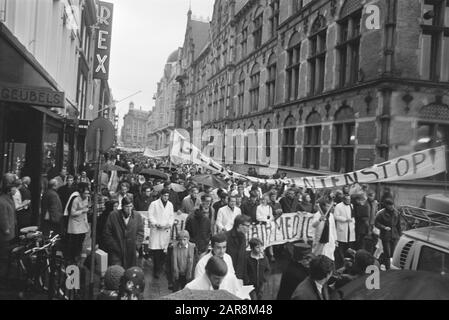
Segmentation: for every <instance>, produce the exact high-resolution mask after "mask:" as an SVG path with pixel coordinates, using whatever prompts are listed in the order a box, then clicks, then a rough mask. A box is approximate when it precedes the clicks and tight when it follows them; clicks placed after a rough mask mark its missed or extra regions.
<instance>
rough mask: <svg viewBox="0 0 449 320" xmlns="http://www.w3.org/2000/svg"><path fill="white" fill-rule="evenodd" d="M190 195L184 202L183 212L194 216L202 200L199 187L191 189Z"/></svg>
mask: <svg viewBox="0 0 449 320" xmlns="http://www.w3.org/2000/svg"><path fill="white" fill-rule="evenodd" d="M189 191H190V194H189V195H188V196H187V197H185V198H184V199H183V200H182V205H181V211H182V212H184V213H187V214H192V213H194V212H195V210H197V209H199V207H200V204H201V200H200V198H199V196H198V195H199V192H198V187H196V186H193V187H191V188H190V190H189Z"/></svg>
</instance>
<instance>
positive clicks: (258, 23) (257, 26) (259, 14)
mask: <svg viewBox="0 0 449 320" xmlns="http://www.w3.org/2000/svg"><path fill="white" fill-rule="evenodd" d="M262 26H263V11H262V10H261V9H258V10H257V11H256V14H255V18H254V31H253V37H254V49H259V48H260V46H261V45H262V29H263V28H262Z"/></svg>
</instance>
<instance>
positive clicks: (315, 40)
mask: <svg viewBox="0 0 449 320" xmlns="http://www.w3.org/2000/svg"><path fill="white" fill-rule="evenodd" d="M326 35H327V24H326V19H325V18H324V17H323V16H322V15H319V16H318V17H317V18H316V19H315V21H314V22H313V24H312V29H311V36H310V38H309V41H310V50H309V52H310V56H309V59H308V60H309V72H310V93H311V94H316V93H321V92H322V91H323V89H324V73H325V69H326V68H325V67H326Z"/></svg>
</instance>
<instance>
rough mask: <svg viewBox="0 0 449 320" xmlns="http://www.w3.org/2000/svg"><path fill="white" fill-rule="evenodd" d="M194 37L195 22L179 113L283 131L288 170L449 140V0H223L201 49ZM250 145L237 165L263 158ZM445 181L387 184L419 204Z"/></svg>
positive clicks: (186, 119) (358, 160)
mask: <svg viewBox="0 0 449 320" xmlns="http://www.w3.org/2000/svg"><path fill="white" fill-rule="evenodd" d="M189 21H191V18H190V14H189ZM192 37H194V35H192V29H191V28H188V29H187V31H186V41H185V43H184V51H183V62H184V64H183V74H182V76H181V77H180V83H181V85H182V86H181V89H180V91H179V94H178V100H177V120H178V122H177V123H178V124H180V125H182V127H183V128H185V129H186V130H188V131H192V129H193V121H195V120H201V121H202V125H203V129H205V128H211V127H213V128H216V129H218V130H220V131H222V132H223V131H224V130H225V129H227V128H232V129H238V128H240V129H242V130H249V129H255V130H257V129H278V130H279V131H278V132H279V141H278V145H279V148H278V152H279V154H278V159H279V168H280V169H281V170H283V171H285V172H288V173H289V174H291V175H325V174H329V173H334V172H350V171H352V170H357V169H362V168H365V167H369V166H371V165H373V164H374V163H379V162H382V161H386V160H388V159H391V158H394V157H398V156H400V155H404V154H408V153H411V152H414V151H415V150H418V149H422V148H427V147H429V146H434V145H441V144H445V145H447V144H448V139H449V106H448V105H449V95H448V92H449V0H414V1H410V0H377V1H376V0H375V1H363V0H229V1H225V0H216V1H215V4H214V12H213V18H212V21H211V22H210V33H209V39H208V41H207V43H206V44H205V45H204V46H203V47H202V48H201V49H199V48H198V47H195V51H196V52H199V53H198V54H197V55H196V58H195V56H194V58H193V59H192V56H191V54H190V51H189V48H191V47H190V46H189V43H188V42H189V41H190V39H191V38H192ZM265 137H266V140H267V141H266V144H268V143H269V141H270V135H269V134H266V135H265ZM245 139H246V138H245ZM261 143H262V141H258V145H261ZM247 154H248V151H246V155H245V157H244V158H245V162H246V165H236V166H235V169H240V171H243V172H246V170H247V168H248V167H249V166H252V167H254V166H256V167H257V165H258V163H255V164H254V163H248V156H247ZM446 180H447V176H446V174H442V175H440V176H437V177H432V178H429V179H423V180H419V181H412V182H396V183H389V187H390V188H391V189H392V191H393V193H394V194H395V197H396V200H397V201H398V202H399V203H408V204H411V205H419V204H420V202H421V200H422V196H424V195H425V194H431V193H446V192H445V186H446V185H447V181H446ZM378 189H379V188H378Z"/></svg>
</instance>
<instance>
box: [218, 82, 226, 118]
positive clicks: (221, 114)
mask: <svg viewBox="0 0 449 320" xmlns="http://www.w3.org/2000/svg"><path fill="white" fill-rule="evenodd" d="M225 93H226V87H225V86H222V87H221V88H220V111H219V116H218V119H223V117H224V114H225V108H226V106H225V95H226V94H225Z"/></svg>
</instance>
